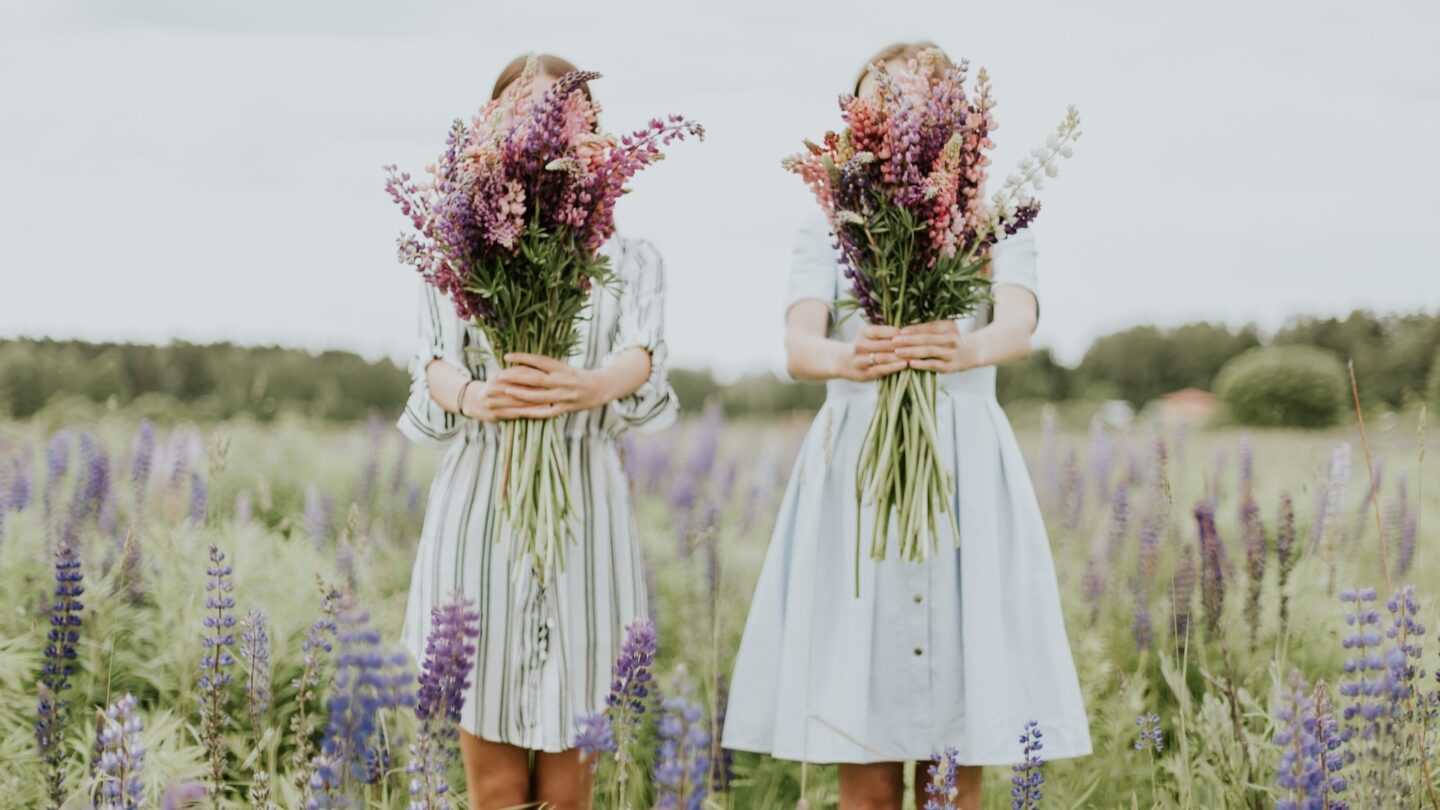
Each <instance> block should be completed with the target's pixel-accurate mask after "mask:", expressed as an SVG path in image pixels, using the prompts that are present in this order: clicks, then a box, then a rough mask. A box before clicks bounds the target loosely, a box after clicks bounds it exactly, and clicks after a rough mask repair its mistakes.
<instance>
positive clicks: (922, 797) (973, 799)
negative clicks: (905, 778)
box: [915, 762, 985, 810]
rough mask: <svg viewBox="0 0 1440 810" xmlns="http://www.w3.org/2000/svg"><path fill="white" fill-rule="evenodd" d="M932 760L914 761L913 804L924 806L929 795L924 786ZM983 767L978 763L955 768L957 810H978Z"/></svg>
mask: <svg viewBox="0 0 1440 810" xmlns="http://www.w3.org/2000/svg"><path fill="white" fill-rule="evenodd" d="M934 764H935V763H934V762H917V763H915V806H916V807H924V806H925V802H928V801H930V797H929V796H928V795H927V794H926V793H925V786H926V785H928V784H930V766H932V765H934ZM984 773H985V770H984V768H981V767H980V766H979V765H962V766H960V767H959V768H956V769H955V807H956V808H957V810H980V786H981V785H982V784H983V783H984V779H983V777H984Z"/></svg>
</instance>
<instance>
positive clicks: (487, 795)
mask: <svg viewBox="0 0 1440 810" xmlns="http://www.w3.org/2000/svg"><path fill="white" fill-rule="evenodd" d="M460 758H461V759H462V760H464V762H465V785H466V792H467V793H468V794H469V795H470V810H501V808H504V807H517V806H520V805H523V804H525V803H526V802H528V801H530V752H529V751H526V750H525V749H524V748H520V747H519V746H515V745H507V744H505V743H496V742H490V741H489V740H482V739H480V738H479V737H476V736H475V735H474V734H471V733H469V732H468V731H465V730H464V729H461V731H460Z"/></svg>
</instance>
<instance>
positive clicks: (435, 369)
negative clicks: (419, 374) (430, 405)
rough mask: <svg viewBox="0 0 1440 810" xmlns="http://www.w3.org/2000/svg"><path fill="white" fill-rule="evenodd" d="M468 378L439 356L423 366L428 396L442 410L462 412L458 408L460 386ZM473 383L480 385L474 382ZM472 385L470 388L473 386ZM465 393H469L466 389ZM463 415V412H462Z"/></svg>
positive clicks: (455, 412)
mask: <svg viewBox="0 0 1440 810" xmlns="http://www.w3.org/2000/svg"><path fill="white" fill-rule="evenodd" d="M469 381H470V378H469V377H467V376H465V374H464V373H463V372H461V371H460V369H458V368H455V366H453V365H451V364H450V363H449V362H447V361H445V360H442V359H440V358H438V357H437V358H435V359H434V360H431V361H430V364H429V365H427V366H425V382H426V384H427V385H428V387H429V388H430V398H431V399H432V400H434V401H435V404H436V405H439V406H440V408H441V409H442V410H445V411H449V412H450V413H453V414H462V412H461V410H460V388H461V386H463V385H465V383H467V382H469ZM475 385H480V383H476V384H475ZM475 385H472V386H471V388H474V387H475ZM466 394H469V392H468V391H467V392H466ZM462 415H463V414H462Z"/></svg>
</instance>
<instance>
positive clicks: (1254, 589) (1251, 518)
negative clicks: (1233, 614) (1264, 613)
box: [1240, 489, 1270, 650]
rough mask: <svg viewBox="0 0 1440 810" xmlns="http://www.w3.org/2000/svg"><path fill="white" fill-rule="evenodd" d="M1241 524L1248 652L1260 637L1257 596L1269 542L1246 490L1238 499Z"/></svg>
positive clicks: (1262, 583)
mask: <svg viewBox="0 0 1440 810" xmlns="http://www.w3.org/2000/svg"><path fill="white" fill-rule="evenodd" d="M1241 497H1242V498H1244V501H1243V502H1242V504H1241V507H1240V525H1241V531H1242V533H1243V535H1244V538H1245V572H1246V585H1247V587H1246V589H1245V622H1246V624H1248V625H1249V626H1250V649H1251V650H1254V649H1255V647H1256V645H1257V644H1258V643H1259V638H1260V596H1261V593H1262V590H1263V588H1264V585H1265V560H1266V559H1267V558H1268V557H1269V554H1270V547H1269V542H1268V540H1267V539H1266V537H1265V524H1264V523H1263V522H1261V520H1260V505H1259V504H1257V503H1255V498H1254V496H1253V495H1252V494H1251V493H1250V491H1249V490H1248V489H1247V490H1246V491H1245V494H1244V495H1242V496H1241Z"/></svg>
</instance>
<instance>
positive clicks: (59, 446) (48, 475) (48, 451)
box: [45, 430, 70, 514]
mask: <svg viewBox="0 0 1440 810" xmlns="http://www.w3.org/2000/svg"><path fill="white" fill-rule="evenodd" d="M69 469H70V431H68V430H58V431H56V432H55V435H53V436H51V437H50V442H49V443H48V444H47V445H46V446H45V513H46V514H49V513H50V507H51V505H52V504H53V503H54V502H55V490H56V488H57V487H59V486H60V479H61V478H64V477H65V473H66V472H68V471H69Z"/></svg>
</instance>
